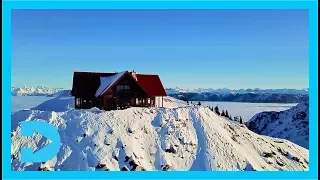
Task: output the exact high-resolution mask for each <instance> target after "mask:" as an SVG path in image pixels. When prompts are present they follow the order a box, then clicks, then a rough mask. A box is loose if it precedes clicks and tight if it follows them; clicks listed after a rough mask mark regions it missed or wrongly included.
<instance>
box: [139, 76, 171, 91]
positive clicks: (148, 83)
mask: <svg viewBox="0 0 320 180" xmlns="http://www.w3.org/2000/svg"><path fill="white" fill-rule="evenodd" d="M137 79H138V83H139V84H140V85H141V86H142V87H143V89H144V90H145V91H147V93H148V94H149V96H167V93H166V91H165V90H164V88H163V85H162V83H161V80H160V78H159V76H158V75H149V74H137Z"/></svg>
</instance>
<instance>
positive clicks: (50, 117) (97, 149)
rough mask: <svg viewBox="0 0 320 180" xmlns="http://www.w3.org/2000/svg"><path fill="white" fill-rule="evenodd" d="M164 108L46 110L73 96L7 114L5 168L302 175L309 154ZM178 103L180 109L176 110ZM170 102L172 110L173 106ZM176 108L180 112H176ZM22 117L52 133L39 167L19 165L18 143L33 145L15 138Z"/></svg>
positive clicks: (185, 110) (207, 114) (206, 114)
mask: <svg viewBox="0 0 320 180" xmlns="http://www.w3.org/2000/svg"><path fill="white" fill-rule="evenodd" d="M165 99H166V108H137V107H134V108H129V109H125V110H114V111H103V110H99V109H97V108H92V109H88V110H76V109H73V108H72V107H68V108H66V109H65V110H64V109H59V111H52V110H50V107H53V106H54V104H59V105H58V106H59V107H62V106H63V104H65V105H64V107H67V106H68V105H67V104H68V103H70V102H73V101H74V99H73V97H68V98H65V97H64V98H55V99H52V100H51V101H50V103H49V104H48V103H43V104H42V105H40V106H39V107H37V108H34V109H32V110H25V111H19V112H17V113H15V114H13V115H12V121H11V122H12V137H11V141H12V147H11V149H12V169H13V170H38V169H41V170H61V171H68V170H87V171H109V170H121V171H131V170H132V171H137V170H147V171H149V170H163V171H168V170H203V171H205V170H209V171H211V170H239V171H255V170H308V169H309V165H308V164H309V151H308V150H307V149H305V148H303V147H300V146H298V145H296V144H294V143H292V142H289V141H287V140H282V139H276V138H271V137H266V136H261V135H258V134H256V133H254V132H252V131H250V130H249V129H247V127H246V126H245V125H243V124H239V123H236V122H232V121H228V120H226V119H225V118H224V117H220V116H218V115H217V114H215V113H214V112H212V111H211V110H210V109H208V108H205V107H199V106H196V107H194V106H187V105H185V104H183V102H181V101H179V100H175V99H174V98H171V97H169V98H167V97H166V98H165ZM180 103H181V105H179V104H180ZM177 105H178V106H179V107H177ZM181 106H184V107H181ZM22 119H28V120H37V119H43V120H45V121H47V122H49V123H51V124H52V125H54V126H55V127H57V129H59V133H60V135H61V143H62V146H61V149H60V152H59V153H58V155H57V156H56V157H54V158H53V159H52V160H49V161H47V162H44V163H41V164H40V163H34V164H33V163H21V162H19V161H17V159H19V158H20V157H19V156H20V153H19V149H20V147H22V146H25V145H29V146H31V147H38V148H41V147H42V146H43V145H44V144H45V143H44V141H43V139H42V138H41V137H39V136H35V137H33V139H34V140H33V141H31V143H30V141H28V140H27V139H26V138H25V137H21V136H20V135H19V134H20V130H21V129H20V121H21V120H22Z"/></svg>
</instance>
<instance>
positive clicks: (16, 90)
mask: <svg viewBox="0 0 320 180" xmlns="http://www.w3.org/2000/svg"><path fill="white" fill-rule="evenodd" d="M61 90H63V88H48V87H44V86H38V87H26V86H24V87H11V96H51V95H53V94H56V93H57V92H59V91H61Z"/></svg>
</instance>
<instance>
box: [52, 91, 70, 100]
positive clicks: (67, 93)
mask: <svg viewBox="0 0 320 180" xmlns="http://www.w3.org/2000/svg"><path fill="white" fill-rule="evenodd" d="M47 96H50V97H56V98H59V97H70V96H72V95H71V90H60V91H58V92H56V93H54V94H50V95H47Z"/></svg>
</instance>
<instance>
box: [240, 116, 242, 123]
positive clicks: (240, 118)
mask: <svg viewBox="0 0 320 180" xmlns="http://www.w3.org/2000/svg"><path fill="white" fill-rule="evenodd" d="M240 124H242V117H241V116H240Z"/></svg>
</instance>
